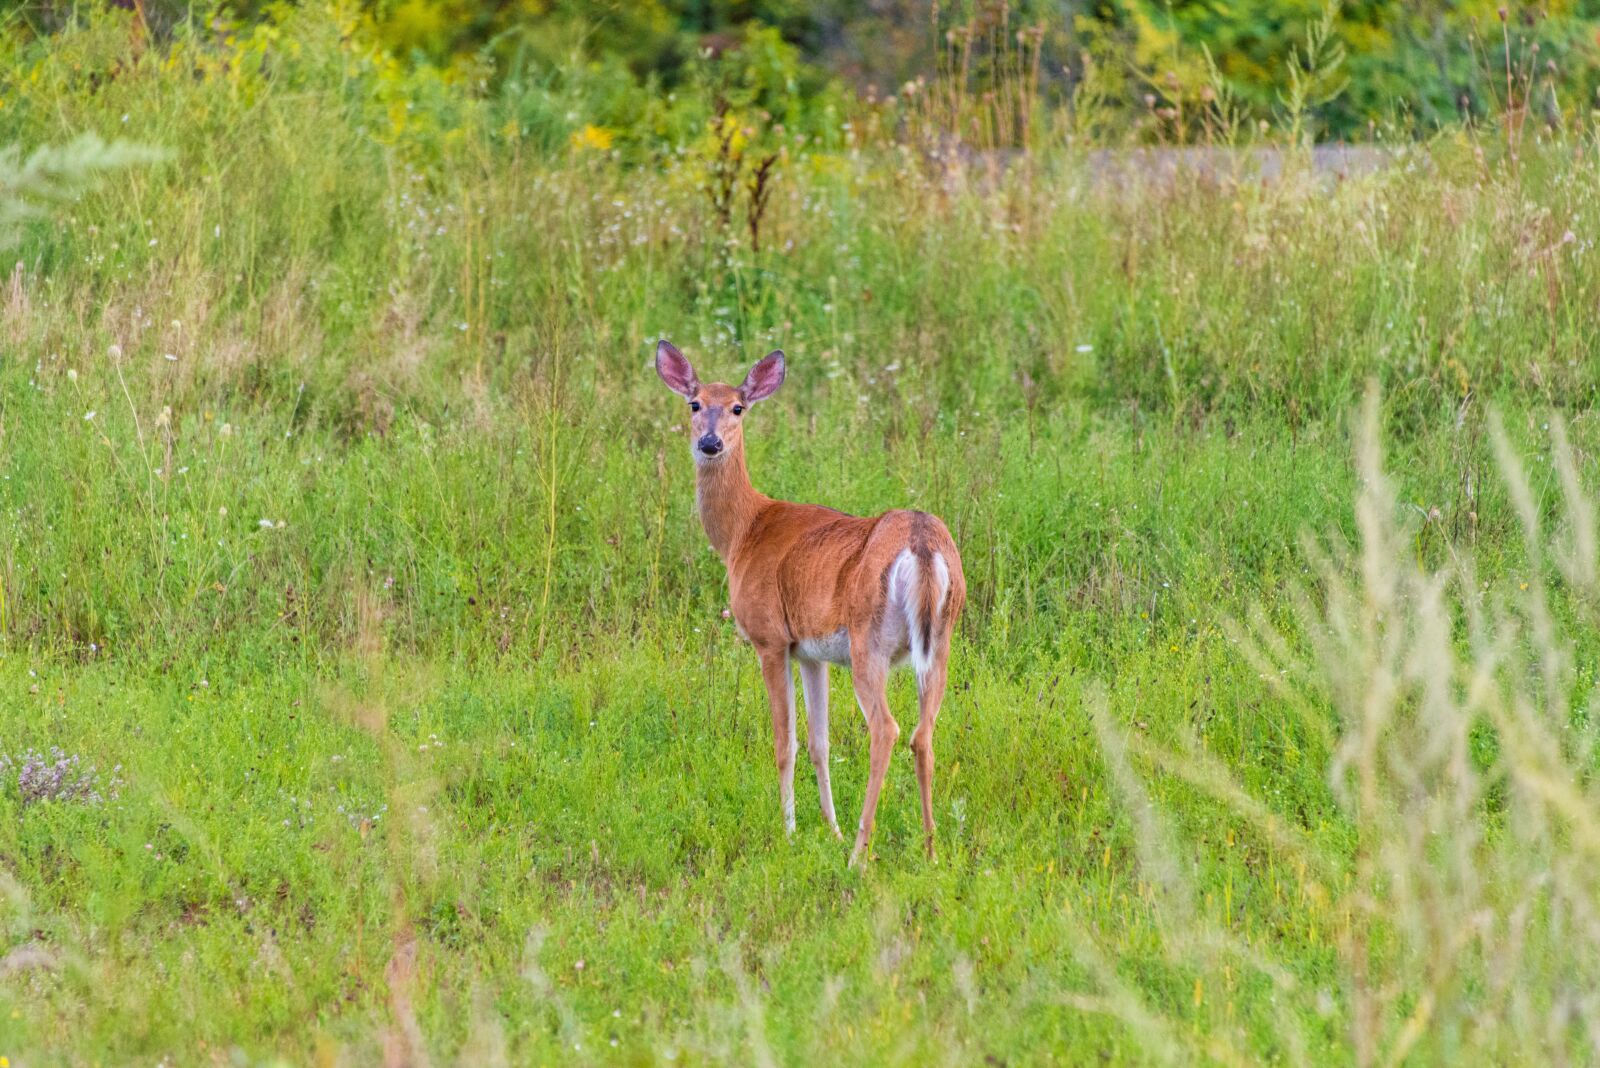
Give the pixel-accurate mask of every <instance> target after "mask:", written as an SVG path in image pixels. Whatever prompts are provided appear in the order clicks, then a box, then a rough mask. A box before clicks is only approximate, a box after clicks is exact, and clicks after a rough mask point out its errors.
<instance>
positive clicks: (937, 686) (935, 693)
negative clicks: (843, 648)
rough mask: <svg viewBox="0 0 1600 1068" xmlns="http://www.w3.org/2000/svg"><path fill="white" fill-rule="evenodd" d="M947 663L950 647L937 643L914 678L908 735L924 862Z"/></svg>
mask: <svg viewBox="0 0 1600 1068" xmlns="http://www.w3.org/2000/svg"><path fill="white" fill-rule="evenodd" d="M949 660H950V644H949V642H948V641H945V642H942V643H940V644H939V645H938V646H937V647H936V648H935V650H934V654H933V661H932V663H931V664H929V665H928V670H927V672H926V673H925V674H923V675H921V676H919V677H918V678H917V706H918V712H919V716H918V719H917V729H916V730H914V731H912V732H911V754H912V756H913V757H915V759H916V763H917V789H918V790H919V791H920V792H921V794H922V831H923V834H924V835H925V836H926V847H927V850H928V859H929V860H932V859H934V848H933V724H934V721H935V720H936V719H938V718H939V703H940V701H942V700H943V699H944V682H945V665H946V664H947V663H948V662H949Z"/></svg>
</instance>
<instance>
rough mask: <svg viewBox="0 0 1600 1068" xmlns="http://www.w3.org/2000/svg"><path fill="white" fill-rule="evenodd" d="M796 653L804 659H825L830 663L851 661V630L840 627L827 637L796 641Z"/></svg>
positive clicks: (845, 663) (847, 663)
mask: <svg viewBox="0 0 1600 1068" xmlns="http://www.w3.org/2000/svg"><path fill="white" fill-rule="evenodd" d="M795 655H796V656H798V657H799V658H800V659H802V660H824V661H827V662H828V663H830V664H844V665H846V666H848V665H849V663H850V632H849V631H847V630H845V629H844V628H843V627H840V628H839V629H838V630H836V631H834V632H833V633H832V634H830V635H828V636H827V637H826V638H805V639H802V640H801V641H798V642H796V643H795Z"/></svg>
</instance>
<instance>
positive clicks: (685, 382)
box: [656, 338, 700, 398]
mask: <svg viewBox="0 0 1600 1068" xmlns="http://www.w3.org/2000/svg"><path fill="white" fill-rule="evenodd" d="M656 374H658V375H660V376H661V381H663V382H665V383H666V384H667V388H668V389H670V390H672V392H674V393H681V394H682V395H683V396H685V397H690V398H692V397H693V396H694V395H695V394H696V393H698V392H700V380H699V379H697V378H695V376H694V368H693V367H690V366H689V361H688V360H686V359H684V356H683V353H681V352H679V351H678V350H677V348H675V347H674V346H673V344H672V342H670V341H667V340H666V339H665V338H663V339H662V340H661V341H659V342H657V343H656Z"/></svg>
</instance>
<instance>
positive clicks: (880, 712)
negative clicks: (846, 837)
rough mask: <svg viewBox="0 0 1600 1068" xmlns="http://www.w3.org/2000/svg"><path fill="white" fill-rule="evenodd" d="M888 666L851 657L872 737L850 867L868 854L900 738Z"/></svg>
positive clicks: (863, 658) (858, 699) (856, 683)
mask: <svg viewBox="0 0 1600 1068" xmlns="http://www.w3.org/2000/svg"><path fill="white" fill-rule="evenodd" d="M887 673H888V665H887V664H886V663H883V662H881V661H876V660H874V659H873V658H871V656H870V655H868V656H858V657H853V658H852V659H851V663H850V674H851V676H852V678H853V681H854V682H855V687H856V700H857V701H859V702H860V704H861V712H862V714H863V715H865V716H866V717H867V733H868V734H869V735H870V736H871V739H872V741H871V748H870V757H869V760H870V764H869V767H868V772H867V797H866V800H865V801H863V802H862V804H861V823H860V824H859V825H858V826H857V828H856V847H855V848H854V849H853V850H851V851H850V866H851V867H852V868H853V867H855V866H856V865H857V864H858V863H860V862H862V861H864V860H865V859H866V857H867V851H868V848H869V847H870V845H871V843H872V824H873V821H874V820H875V819H876V818H877V814H878V794H879V793H881V792H882V790H883V779H884V776H885V775H887V774H888V772H889V757H890V755H891V754H893V752H894V743H895V739H896V738H899V737H900V725H899V724H898V723H896V722H895V721H894V717H893V716H891V715H890V714H889V696H888V693H887V692H886V691H885V689H884V680H885V676H886V675H887Z"/></svg>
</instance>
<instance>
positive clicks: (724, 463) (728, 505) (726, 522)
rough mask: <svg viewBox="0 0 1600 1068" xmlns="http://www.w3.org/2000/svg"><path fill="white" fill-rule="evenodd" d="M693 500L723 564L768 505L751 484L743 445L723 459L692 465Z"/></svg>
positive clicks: (701, 521)
mask: <svg viewBox="0 0 1600 1068" xmlns="http://www.w3.org/2000/svg"><path fill="white" fill-rule="evenodd" d="M694 498H695V504H696V505H697V506H698V508H699V510H700V523H701V525H702V526H704V527H705V528H706V537H708V538H710V539H711V547H712V548H713V549H715V550H716V551H717V555H718V556H720V557H722V562H723V563H724V564H726V563H727V562H728V561H729V560H730V559H732V557H733V552H734V550H735V549H736V548H737V547H738V545H739V541H740V540H741V539H742V538H743V537H744V535H745V532H746V531H747V530H749V528H750V523H751V521H752V520H753V519H754V518H755V515H756V512H757V511H759V510H760V508H761V506H762V505H763V504H765V503H766V502H767V498H766V497H765V496H764V495H762V494H761V493H758V492H757V491H756V488H755V487H754V486H752V485H751V484H750V472H749V470H748V469H747V468H746V467H745V463H744V443H743V442H740V443H739V444H737V445H735V446H734V447H732V448H731V449H729V450H728V451H727V453H726V454H725V455H724V456H723V457H722V459H720V460H717V461H714V462H712V463H705V464H697V465H696V466H695V475H694Z"/></svg>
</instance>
